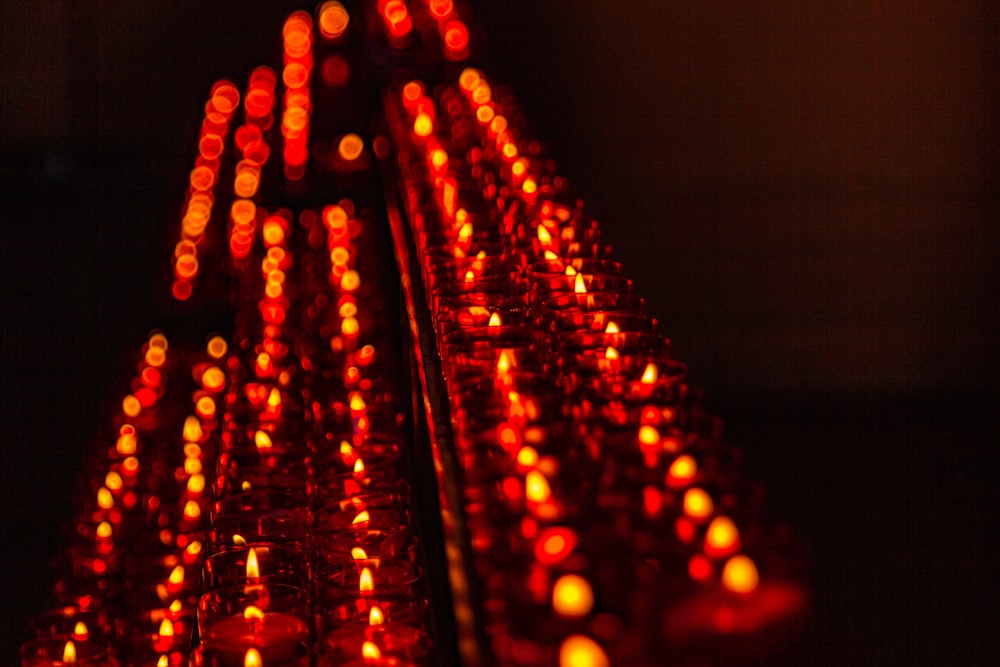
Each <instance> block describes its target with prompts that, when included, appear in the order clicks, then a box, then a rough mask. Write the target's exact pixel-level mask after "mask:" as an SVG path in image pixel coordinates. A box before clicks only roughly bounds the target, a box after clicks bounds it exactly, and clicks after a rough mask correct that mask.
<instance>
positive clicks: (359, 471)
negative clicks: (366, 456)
mask: <svg viewBox="0 0 1000 667" xmlns="http://www.w3.org/2000/svg"><path fill="white" fill-rule="evenodd" d="M354 474H355V476H358V475H364V474H365V462H364V461H362V460H361V458H360V457H359V458H358V460H357V461H355V462H354Z"/></svg>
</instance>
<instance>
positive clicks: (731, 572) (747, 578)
mask: <svg viewBox="0 0 1000 667" xmlns="http://www.w3.org/2000/svg"><path fill="white" fill-rule="evenodd" d="M759 583H760V574H758V572H757V566H756V565H755V564H754V562H753V561H752V560H750V558H749V557H747V556H744V555H739V556H733V557H732V558H730V559H729V560H728V561H726V565H725V567H723V568H722V585H723V586H725V587H726V589H728V590H730V591H732V592H733V593H752V592H753V591H754V590H756V589H757V585H758V584H759Z"/></svg>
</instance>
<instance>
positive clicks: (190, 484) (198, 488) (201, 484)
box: [187, 473, 205, 495]
mask: <svg viewBox="0 0 1000 667" xmlns="http://www.w3.org/2000/svg"><path fill="white" fill-rule="evenodd" d="M187 490H188V493H192V494H194V495H199V494H201V493H202V492H203V491H204V490H205V476H204V475H202V474H201V473H196V474H194V475H191V477H189V478H188V481H187Z"/></svg>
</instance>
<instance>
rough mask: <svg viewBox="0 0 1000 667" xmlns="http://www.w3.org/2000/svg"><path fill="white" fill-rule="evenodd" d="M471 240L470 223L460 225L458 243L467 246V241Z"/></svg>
mask: <svg viewBox="0 0 1000 667" xmlns="http://www.w3.org/2000/svg"><path fill="white" fill-rule="evenodd" d="M471 238H472V223H471V222H467V223H465V224H464V225H462V226H461V227H460V228H459V230H458V242H459V243H464V244H467V243H468V242H469V239H471Z"/></svg>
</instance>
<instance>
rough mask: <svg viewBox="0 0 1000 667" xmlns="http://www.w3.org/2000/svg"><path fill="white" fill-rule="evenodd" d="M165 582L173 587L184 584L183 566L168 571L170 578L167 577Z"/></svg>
mask: <svg viewBox="0 0 1000 667" xmlns="http://www.w3.org/2000/svg"><path fill="white" fill-rule="evenodd" d="M167 581H169V582H170V583H172V584H174V585H175V586H177V585H179V584H183V583H184V566H183V565H178V566H176V567H175V568H174V569H173V570H171V571H170V576H169V577H167Z"/></svg>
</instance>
